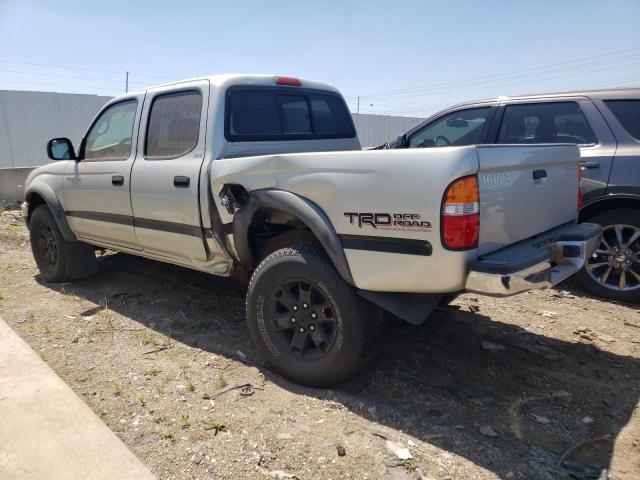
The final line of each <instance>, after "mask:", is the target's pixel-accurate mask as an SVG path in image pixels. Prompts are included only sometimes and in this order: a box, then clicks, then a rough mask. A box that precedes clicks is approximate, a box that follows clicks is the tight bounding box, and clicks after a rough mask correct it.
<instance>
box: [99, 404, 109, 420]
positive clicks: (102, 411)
mask: <svg viewBox="0 0 640 480" xmlns="http://www.w3.org/2000/svg"><path fill="white" fill-rule="evenodd" d="M106 414H107V409H106V408H105V406H104V405H100V408H98V416H99V417H100V418H102V417H104V416H105V415H106Z"/></svg>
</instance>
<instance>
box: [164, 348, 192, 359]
mask: <svg viewBox="0 0 640 480" xmlns="http://www.w3.org/2000/svg"><path fill="white" fill-rule="evenodd" d="M187 353H189V350H187V349H186V348H170V349H168V350H164V351H163V352H162V353H161V355H162V356H164V357H165V358H169V359H173V358H178V357H180V356H182V355H186V354H187Z"/></svg>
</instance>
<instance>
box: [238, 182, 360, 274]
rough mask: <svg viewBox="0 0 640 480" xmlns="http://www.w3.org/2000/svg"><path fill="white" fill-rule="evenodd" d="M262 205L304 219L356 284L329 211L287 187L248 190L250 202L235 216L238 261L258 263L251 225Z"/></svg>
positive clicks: (334, 261) (340, 271)
mask: <svg viewBox="0 0 640 480" xmlns="http://www.w3.org/2000/svg"><path fill="white" fill-rule="evenodd" d="M260 208H273V209H277V210H281V211H283V212H286V213H288V214H290V215H292V216H294V217H296V218H297V219H298V220H300V221H301V222H303V223H304V224H305V225H306V226H307V227H309V229H310V230H311V232H312V233H313V234H314V235H315V236H316V238H317V239H318V241H319V242H320V244H321V245H322V247H323V248H324V250H325V252H327V255H328V256H329V258H330V259H331V262H332V263H333V265H334V266H335V267H336V270H338V273H339V274H340V275H341V276H342V278H343V279H344V281H345V282H347V283H348V284H349V285H355V283H354V281H353V277H352V276H351V270H350V269H349V263H348V262H347V257H346V255H345V253H344V248H343V247H342V241H341V240H340V237H339V236H338V234H337V233H336V231H335V229H334V228H333V225H332V223H331V220H329V217H328V216H327V214H326V213H324V211H323V210H322V209H321V208H320V207H319V206H318V205H316V204H315V203H313V202H312V201H310V200H308V199H306V198H303V197H301V196H299V195H296V194H294V193H291V192H287V191H284V190H271V189H269V190H267V189H265V190H254V191H253V192H251V193H249V199H248V201H247V202H246V203H245V204H244V205H243V206H242V208H241V209H240V210H239V211H238V212H237V213H236V214H235V215H234V217H233V241H234V246H235V250H236V253H237V254H238V260H240V262H241V263H242V264H244V265H246V266H250V267H253V266H255V265H254V264H255V258H254V255H253V253H252V251H251V245H250V239H249V226H250V225H251V222H252V221H253V217H254V214H255V212H256V211H257V210H258V209H260Z"/></svg>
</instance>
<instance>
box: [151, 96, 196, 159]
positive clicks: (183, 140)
mask: <svg viewBox="0 0 640 480" xmlns="http://www.w3.org/2000/svg"><path fill="white" fill-rule="evenodd" d="M201 111H202V95H201V94H200V91H199V90H189V91H185V92H175V93H169V94H166V95H159V96H157V97H156V98H155V99H154V100H153V104H152V105H151V112H150V114H149V122H148V125H147V142H146V145H145V155H146V157H147V158H155V159H168V158H178V157H182V156H183V155H186V154H187V153H189V152H190V151H191V150H193V149H194V148H195V147H196V144H197V143H198V134H199V132H200V112H201Z"/></svg>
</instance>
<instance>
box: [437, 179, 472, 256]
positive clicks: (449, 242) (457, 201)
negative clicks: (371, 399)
mask: <svg viewBox="0 0 640 480" xmlns="http://www.w3.org/2000/svg"><path fill="white" fill-rule="evenodd" d="M479 212H480V193H479V189H478V177H476V176H475V175H471V176H469V177H462V178H459V179H458V180H456V181H454V182H452V183H451V184H450V185H449V187H447V191H446V192H445V194H444V198H443V200H442V220H441V223H440V232H441V235H442V244H443V245H444V247H445V248H449V249H452V250H465V249H469V248H475V247H477V246H478V234H479V232H480V213H479Z"/></svg>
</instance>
